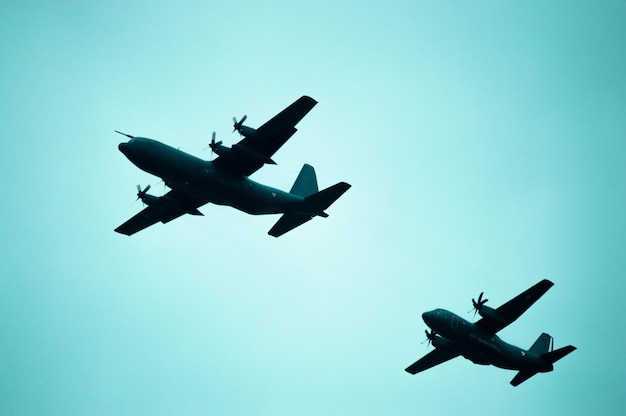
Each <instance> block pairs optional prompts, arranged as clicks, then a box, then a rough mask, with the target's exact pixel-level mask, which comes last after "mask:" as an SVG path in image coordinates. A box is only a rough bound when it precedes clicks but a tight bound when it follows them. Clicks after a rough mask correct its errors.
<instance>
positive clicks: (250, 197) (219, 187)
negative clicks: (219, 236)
mask: <svg viewBox="0 0 626 416" xmlns="http://www.w3.org/2000/svg"><path fill="white" fill-rule="evenodd" d="M119 150H120V151H121V152H122V153H123V154H124V155H125V156H126V157H127V158H128V159H129V160H130V161H131V162H133V163H134V164H135V165H136V166H137V167H138V168H140V169H141V170H144V171H146V172H148V173H151V174H153V175H155V176H158V177H160V178H161V179H163V181H164V182H165V184H166V185H167V186H169V187H170V188H172V189H182V190H184V191H185V192H187V193H188V194H190V195H192V196H194V197H196V198H198V199H202V200H205V201H207V202H211V203H213V204H218V205H228V206H231V207H233V208H237V209H238V210H241V211H244V212H246V213H248V214H253V215H260V214H278V213H283V212H286V211H288V210H290V209H295V210H297V207H298V206H299V205H303V204H304V198H301V197H299V196H296V195H292V194H290V193H288V192H284V191H281V190H280V189H276V188H272V187H270V186H266V185H262V184H260V183H258V182H255V181H253V180H251V179H249V178H248V177H246V176H243V175H232V174H229V173H228V172H223V171H222V170H221V169H218V168H217V167H216V166H215V164H214V163H213V162H210V161H206V160H202V159H199V158H197V157H195V156H192V155H190V154H188V153H185V152H183V151H181V150H178V149H175V148H173V147H171V146H168V145H166V144H163V143H161V142H158V141H156V140H153V139H148V138H143V137H133V138H131V139H130V140H129V141H128V142H126V143H120V145H119Z"/></svg>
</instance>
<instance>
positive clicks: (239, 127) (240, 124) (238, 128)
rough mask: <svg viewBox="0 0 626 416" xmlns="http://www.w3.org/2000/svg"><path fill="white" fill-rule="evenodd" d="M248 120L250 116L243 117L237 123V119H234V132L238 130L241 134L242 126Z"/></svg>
mask: <svg viewBox="0 0 626 416" xmlns="http://www.w3.org/2000/svg"><path fill="white" fill-rule="evenodd" d="M247 118H248V116H247V115H246V114H244V116H243V117H241V120H239V121H237V118H236V117H233V127H234V129H233V132H234V131H235V130H236V131H238V132H239V133H241V126H242V125H243V122H244V121H246V119H247Z"/></svg>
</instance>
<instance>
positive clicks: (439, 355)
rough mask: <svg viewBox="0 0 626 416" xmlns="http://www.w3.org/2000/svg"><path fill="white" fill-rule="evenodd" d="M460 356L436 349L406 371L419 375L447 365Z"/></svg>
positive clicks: (452, 352)
mask: <svg viewBox="0 0 626 416" xmlns="http://www.w3.org/2000/svg"><path fill="white" fill-rule="evenodd" d="M458 356H459V354H457V353H456V352H454V351H450V350H446V349H443V348H435V349H434V350H433V351H431V352H429V353H428V354H426V355H425V356H423V357H422V358H420V359H419V360H417V361H416V362H414V363H413V364H411V365H410V366H408V367H407V368H405V369H404V371H406V372H407V373H411V374H417V373H419V372H422V371H424V370H428V369H429V368H432V367H434V366H436V365H439V364H441V363H445V362H446V361H448V360H451V359H453V358H455V357H458Z"/></svg>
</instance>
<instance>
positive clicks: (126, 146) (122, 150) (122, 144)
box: [117, 143, 128, 154]
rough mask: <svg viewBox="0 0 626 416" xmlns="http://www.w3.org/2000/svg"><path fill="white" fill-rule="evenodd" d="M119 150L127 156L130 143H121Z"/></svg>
mask: <svg viewBox="0 0 626 416" xmlns="http://www.w3.org/2000/svg"><path fill="white" fill-rule="evenodd" d="M117 148H118V149H120V152H122V153H124V154H126V151H127V150H128V143H120V144H119V146H117Z"/></svg>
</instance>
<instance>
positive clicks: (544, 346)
mask: <svg viewBox="0 0 626 416" xmlns="http://www.w3.org/2000/svg"><path fill="white" fill-rule="evenodd" d="M551 344H552V337H551V336H550V335H548V334H546V333H545V332H544V333H543V334H541V335H539V338H537V341H535V343H534V344H533V346H532V347H530V349H529V350H528V351H530V352H532V353H534V354H537V355H541V354H543V353H546V352H548V351H550V345H551Z"/></svg>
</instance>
